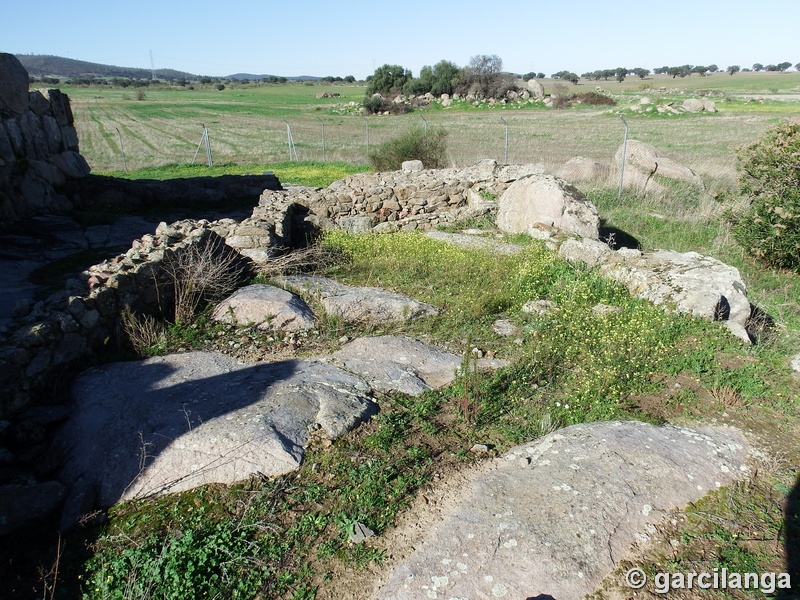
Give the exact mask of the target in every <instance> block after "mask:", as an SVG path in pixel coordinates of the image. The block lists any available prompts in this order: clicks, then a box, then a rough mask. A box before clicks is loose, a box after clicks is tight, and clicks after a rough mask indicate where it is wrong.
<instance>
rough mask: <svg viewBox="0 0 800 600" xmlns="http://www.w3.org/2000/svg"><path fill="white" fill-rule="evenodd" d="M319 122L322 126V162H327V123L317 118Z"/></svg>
mask: <svg viewBox="0 0 800 600" xmlns="http://www.w3.org/2000/svg"><path fill="white" fill-rule="evenodd" d="M317 121H319V122H320V123H321V124H322V162H326V160H325V121H323V120H322V119H320V118H319V117H317Z"/></svg>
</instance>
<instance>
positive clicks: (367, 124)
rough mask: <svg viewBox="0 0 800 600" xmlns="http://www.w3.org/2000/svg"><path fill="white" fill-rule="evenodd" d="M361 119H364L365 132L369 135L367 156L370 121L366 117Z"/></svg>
mask: <svg viewBox="0 0 800 600" xmlns="http://www.w3.org/2000/svg"><path fill="white" fill-rule="evenodd" d="M361 118H362V119H364V131H366V135H367V154H369V121H367V117H365V116H364V115H361Z"/></svg>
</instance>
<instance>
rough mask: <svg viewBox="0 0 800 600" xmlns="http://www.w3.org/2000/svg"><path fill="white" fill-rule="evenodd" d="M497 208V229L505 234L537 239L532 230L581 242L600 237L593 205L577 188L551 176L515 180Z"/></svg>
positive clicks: (501, 197)
mask: <svg viewBox="0 0 800 600" xmlns="http://www.w3.org/2000/svg"><path fill="white" fill-rule="evenodd" d="M497 204H498V211H497V227H498V228H499V229H500V230H501V231H505V232H506V233H530V234H534V235H536V231H535V230H540V231H541V230H545V231H546V230H550V229H555V230H559V231H561V232H563V233H566V234H570V235H578V236H580V237H582V238H589V239H594V240H596V239H598V238H599V237H600V216H599V215H598V214H597V209H596V208H595V207H594V205H593V204H592V203H591V202H590V201H589V200H587V199H586V197H585V196H584V195H583V194H582V193H581V192H580V191H579V190H578V189H577V188H576V187H574V186H572V185H570V184H569V183H567V182H566V181H564V180H563V179H559V178H558V177H553V176H552V175H530V176H528V177H523V178H522V179H518V180H517V181H515V182H514V183H512V184H511V185H510V186H508V189H506V191H505V192H504V193H503V195H502V196H500V198H499V200H498V202H497ZM536 237H541V236H536Z"/></svg>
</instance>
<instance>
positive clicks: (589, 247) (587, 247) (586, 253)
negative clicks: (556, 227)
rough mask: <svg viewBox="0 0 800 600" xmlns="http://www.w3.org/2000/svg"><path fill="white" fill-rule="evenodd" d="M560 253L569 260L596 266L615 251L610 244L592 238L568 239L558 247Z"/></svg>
mask: <svg viewBox="0 0 800 600" xmlns="http://www.w3.org/2000/svg"><path fill="white" fill-rule="evenodd" d="M558 253H559V254H560V255H561V257H562V258H563V259H564V260H568V261H569V262H572V263H575V262H582V263H584V264H586V265H587V266H589V267H594V266H596V265H598V264H600V263H601V262H603V261H604V260H605V259H607V258H608V257H609V256H611V254H612V253H613V250H612V249H611V248H609V246H608V244H606V243H604V242H601V241H599V240H592V239H582V240H576V239H568V240H564V241H563V242H562V244H561V245H560V246H559V247H558Z"/></svg>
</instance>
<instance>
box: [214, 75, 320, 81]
mask: <svg viewBox="0 0 800 600" xmlns="http://www.w3.org/2000/svg"><path fill="white" fill-rule="evenodd" d="M270 77H274V75H254V74H253V73H235V74H233V75H228V76H227V77H225V78H224V79H235V80H237V81H241V80H242V79H249V80H251V81H258V80H261V79H269V78H270ZM286 79H287V80H289V81H319V80H320V79H322V77H314V76H312V75H297V76H296V77H287V78H286Z"/></svg>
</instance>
